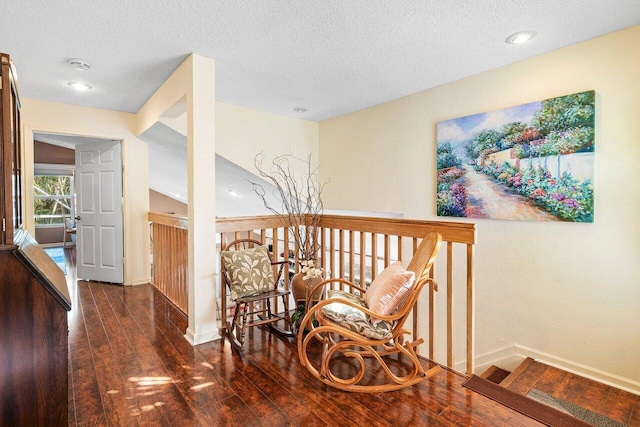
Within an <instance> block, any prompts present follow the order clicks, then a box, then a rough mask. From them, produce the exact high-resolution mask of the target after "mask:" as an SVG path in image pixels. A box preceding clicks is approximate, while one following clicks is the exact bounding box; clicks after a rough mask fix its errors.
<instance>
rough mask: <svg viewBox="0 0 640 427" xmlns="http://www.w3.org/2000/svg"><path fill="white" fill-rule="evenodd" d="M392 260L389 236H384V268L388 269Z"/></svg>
mask: <svg viewBox="0 0 640 427" xmlns="http://www.w3.org/2000/svg"><path fill="white" fill-rule="evenodd" d="M390 260H391V248H390V247H389V235H388V234H385V235H384V268H387V267H388V266H389V264H390Z"/></svg>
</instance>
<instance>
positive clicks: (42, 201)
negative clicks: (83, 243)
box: [33, 167, 75, 226]
mask: <svg viewBox="0 0 640 427" xmlns="http://www.w3.org/2000/svg"><path fill="white" fill-rule="evenodd" d="M33 195H34V197H33V198H34V212H35V224H36V226H38V225H61V224H64V220H65V218H70V217H73V216H74V215H75V211H74V200H73V199H74V195H73V171H68V170H60V171H51V170H38V168H37V167H36V171H35V176H34V177H33Z"/></svg>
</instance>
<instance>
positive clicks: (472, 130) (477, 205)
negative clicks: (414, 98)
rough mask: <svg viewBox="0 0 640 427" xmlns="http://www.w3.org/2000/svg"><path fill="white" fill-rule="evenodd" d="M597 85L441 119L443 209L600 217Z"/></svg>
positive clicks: (545, 217) (482, 214)
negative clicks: (596, 212) (596, 201)
mask: <svg viewBox="0 0 640 427" xmlns="http://www.w3.org/2000/svg"><path fill="white" fill-rule="evenodd" d="M594 123H595V92H594V91H588V92H581V93H576V94H573V95H566V96H561V97H558V98H551V99H545V100H544V101H539V102H532V103H529V104H523V105H519V106H516V107H511V108H505V109H503V110H498V111H492V112H489V113H482V114H475V115H473V116H467V117H460V118H457V119H452V120H447V121H444V122H440V123H438V129H437V167H438V190H437V211H438V216H454V217H467V218H494V219H519V220H541V221H572V222H593V163H594V162H593V160H594V155H595V143H594Z"/></svg>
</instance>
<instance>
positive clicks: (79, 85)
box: [67, 82, 93, 92]
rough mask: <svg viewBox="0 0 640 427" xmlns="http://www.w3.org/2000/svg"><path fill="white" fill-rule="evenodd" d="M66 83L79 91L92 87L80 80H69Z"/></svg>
mask: <svg viewBox="0 0 640 427" xmlns="http://www.w3.org/2000/svg"><path fill="white" fill-rule="evenodd" d="M67 84H68V85H69V86H71V87H72V88H74V89H75V90H77V91H79V92H84V91H87V90H91V89H93V88H92V87H91V86H89V85H88V84H86V83H81V82H69V83H67Z"/></svg>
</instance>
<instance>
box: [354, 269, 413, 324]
mask: <svg viewBox="0 0 640 427" xmlns="http://www.w3.org/2000/svg"><path fill="white" fill-rule="evenodd" d="M415 278H416V275H415V273H414V272H413V271H407V270H405V269H404V267H402V264H401V263H400V261H396V262H394V263H393V264H391V265H389V266H388V267H387V268H385V269H384V270H382V272H381V273H380V274H379V275H378V276H377V277H376V278H375V279H374V280H373V283H371V286H369V289H367V292H365V294H364V300H365V302H366V303H367V305H368V306H369V309H370V310H371V311H373V312H375V313H379V314H381V315H383V316H388V315H390V314H393V313H395V312H396V311H397V309H398V306H399V305H400V303H401V302H402V301H403V300H404V298H405V296H406V295H407V293H408V292H409V290H410V289H411V286H413V282H414V281H415ZM371 321H372V322H373V323H376V319H373V318H372V319H371Z"/></svg>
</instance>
